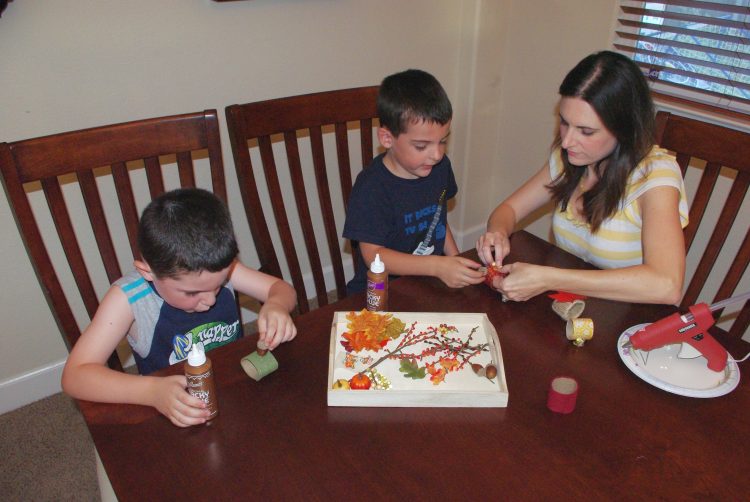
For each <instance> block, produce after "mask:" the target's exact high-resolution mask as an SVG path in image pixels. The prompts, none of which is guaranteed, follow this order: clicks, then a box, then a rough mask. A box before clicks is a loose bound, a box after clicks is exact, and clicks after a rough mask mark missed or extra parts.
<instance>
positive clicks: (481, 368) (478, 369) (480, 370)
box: [471, 363, 487, 377]
mask: <svg viewBox="0 0 750 502" xmlns="http://www.w3.org/2000/svg"><path fill="white" fill-rule="evenodd" d="M471 369H473V370H474V373H476V374H477V375H479V376H480V377H481V376H485V372H486V371H487V370H485V368H484V366H482V365H481V364H477V363H472V365H471Z"/></svg>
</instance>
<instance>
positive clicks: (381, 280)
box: [367, 254, 388, 312]
mask: <svg viewBox="0 0 750 502" xmlns="http://www.w3.org/2000/svg"><path fill="white" fill-rule="evenodd" d="M367 310H372V311H375V312H383V311H386V310H388V272H386V271H385V264H384V263H383V262H382V261H380V255H379V254H376V255H375V259H374V260H373V261H372V263H371V264H370V270H368V271H367Z"/></svg>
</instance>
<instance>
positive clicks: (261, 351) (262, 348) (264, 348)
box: [255, 340, 268, 356]
mask: <svg viewBox="0 0 750 502" xmlns="http://www.w3.org/2000/svg"><path fill="white" fill-rule="evenodd" d="M256 347H257V348H256V349H255V350H256V352H258V355H259V356H265V355H266V352H268V345H266V343H265V342H264V341H263V340H258V344H257V346H256Z"/></svg>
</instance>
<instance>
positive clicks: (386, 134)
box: [378, 127, 396, 148]
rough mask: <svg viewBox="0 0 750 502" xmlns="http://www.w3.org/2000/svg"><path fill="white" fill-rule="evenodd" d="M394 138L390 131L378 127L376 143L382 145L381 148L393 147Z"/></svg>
mask: <svg viewBox="0 0 750 502" xmlns="http://www.w3.org/2000/svg"><path fill="white" fill-rule="evenodd" d="M395 140H396V137H395V136H394V135H393V133H392V132H391V130H390V129H388V128H387V127H378V141H380V144H381V145H383V148H390V147H391V146H393V142H394V141H395Z"/></svg>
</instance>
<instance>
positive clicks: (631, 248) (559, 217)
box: [549, 146, 688, 268]
mask: <svg viewBox="0 0 750 502" xmlns="http://www.w3.org/2000/svg"><path fill="white" fill-rule="evenodd" d="M560 155H561V151H560V149H559V148H558V149H556V150H555V151H554V152H552V155H551V156H550V160H549V167H550V175H551V176H552V179H553V180H554V179H555V178H556V177H557V176H558V175H559V173H560V172H562V158H561V156H560ZM660 186H671V187H674V188H675V189H676V190H679V192H680V203H679V212H680V224H681V225H682V228H685V227H686V226H687V224H688V204H687V197H686V196H685V184H684V182H683V180H682V173H681V172H680V167H679V166H678V165H677V162H676V161H675V159H674V157H673V156H671V155H669V153H668V152H667V151H666V150H664V149H662V148H659V147H657V146H654V147H653V148H652V150H651V152H649V154H648V155H647V156H646V158H645V159H643V160H642V161H641V162H640V164H638V166H637V167H636V168H635V170H634V171H633V172H632V173H631V175H630V179H629V180H628V186H627V188H626V192H625V199H624V201H622V202H621V205H620V209H618V211H617V212H616V213H615V214H614V215H613V216H612V217H611V218H608V219H607V220H605V221H604V222H602V225H601V227H600V228H599V231H597V232H596V234H592V233H591V226H590V225H589V224H588V223H586V222H584V221H581V220H578V219H577V218H576V217H575V216H574V214H573V211H572V206H573V205H572V204H568V208H567V210H566V211H560V207H559V206H558V208H557V209H556V210H555V213H554V215H553V217H552V230H553V232H554V234H555V242H556V244H557V245H558V246H559V247H561V248H562V249H564V250H566V251H568V252H570V253H573V254H574V255H576V256H578V257H580V258H582V259H583V260H585V261H587V262H589V263H591V264H592V265H595V266H596V267H599V268H622V267H630V266H633V265H640V264H642V263H643V246H642V242H641V229H642V226H643V220H642V218H641V211H640V205H639V204H638V198H639V197H640V196H641V195H643V194H644V193H646V192H647V191H648V190H650V189H652V188H654V187H660Z"/></svg>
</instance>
